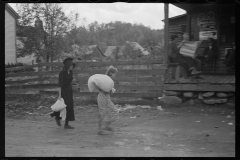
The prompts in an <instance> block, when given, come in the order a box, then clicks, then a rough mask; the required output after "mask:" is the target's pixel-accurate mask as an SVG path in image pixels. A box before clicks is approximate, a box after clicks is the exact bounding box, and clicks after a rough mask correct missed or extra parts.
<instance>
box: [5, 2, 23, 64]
mask: <svg viewBox="0 0 240 160" xmlns="http://www.w3.org/2000/svg"><path fill="white" fill-rule="evenodd" d="M19 18H20V16H19V15H18V14H17V13H16V12H15V11H14V10H13V9H12V7H10V6H9V5H8V4H5V64H7V63H17V52H16V50H17V49H16V48H17V45H16V43H17V42H16V41H17V40H16V39H17V38H16V28H17V19H19Z"/></svg>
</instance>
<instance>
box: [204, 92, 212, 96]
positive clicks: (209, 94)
mask: <svg viewBox="0 0 240 160" xmlns="http://www.w3.org/2000/svg"><path fill="white" fill-rule="evenodd" d="M213 95H214V92H207V93H204V94H202V96H203V97H211V96H213Z"/></svg>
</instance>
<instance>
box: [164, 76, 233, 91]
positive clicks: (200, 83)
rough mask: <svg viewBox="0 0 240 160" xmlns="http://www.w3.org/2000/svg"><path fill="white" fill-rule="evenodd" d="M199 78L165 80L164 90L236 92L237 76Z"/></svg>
mask: <svg viewBox="0 0 240 160" xmlns="http://www.w3.org/2000/svg"><path fill="white" fill-rule="evenodd" d="M201 77H202V78H201V79H199V78H191V77H190V78H187V79H184V78H179V79H178V80H175V79H165V80H164V81H163V83H164V90H172V91H212V92H235V75H201Z"/></svg>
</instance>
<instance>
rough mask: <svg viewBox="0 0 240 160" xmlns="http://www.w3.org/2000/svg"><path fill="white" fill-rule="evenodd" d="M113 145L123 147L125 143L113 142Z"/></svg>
mask: <svg viewBox="0 0 240 160" xmlns="http://www.w3.org/2000/svg"><path fill="white" fill-rule="evenodd" d="M115 144H117V145H120V146H123V145H124V144H125V142H115Z"/></svg>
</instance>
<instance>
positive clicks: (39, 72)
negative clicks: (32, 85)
mask: <svg viewBox="0 0 240 160" xmlns="http://www.w3.org/2000/svg"><path fill="white" fill-rule="evenodd" d="M40 64H41V63H40V62H39V63H38V70H37V72H38V84H39V85H38V93H40V90H41V84H43V75H42V74H41V72H42V66H40Z"/></svg>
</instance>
